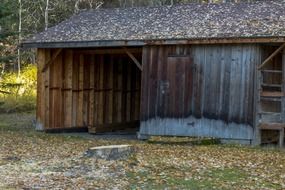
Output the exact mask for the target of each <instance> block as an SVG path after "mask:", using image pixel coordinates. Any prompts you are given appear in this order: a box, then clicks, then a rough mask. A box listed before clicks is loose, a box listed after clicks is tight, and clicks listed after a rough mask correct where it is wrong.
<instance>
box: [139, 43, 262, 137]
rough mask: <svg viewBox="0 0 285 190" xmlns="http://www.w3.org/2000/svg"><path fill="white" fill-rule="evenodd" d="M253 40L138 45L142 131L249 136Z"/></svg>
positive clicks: (256, 59) (255, 57) (256, 56)
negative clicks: (140, 56) (141, 61)
mask: <svg viewBox="0 0 285 190" xmlns="http://www.w3.org/2000/svg"><path fill="white" fill-rule="evenodd" d="M260 59H261V50H260V47H259V46H258V45H247V44H245V45H192V46H191V45H177V46H147V47H144V49H143V78H142V102H141V120H142V121H141V129H140V133H141V134H142V135H144V134H145V135H177V136H211V137H220V138H231V139H247V140H249V139H252V137H253V123H254V119H255V109H254V87H255V85H254V83H255V70H256V65H258V64H260V61H261V60H260Z"/></svg>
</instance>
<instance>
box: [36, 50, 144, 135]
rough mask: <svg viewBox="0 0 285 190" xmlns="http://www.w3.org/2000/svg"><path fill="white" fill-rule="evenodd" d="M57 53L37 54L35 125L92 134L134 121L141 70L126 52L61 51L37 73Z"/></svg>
mask: <svg viewBox="0 0 285 190" xmlns="http://www.w3.org/2000/svg"><path fill="white" fill-rule="evenodd" d="M56 51H57V50H56V49H54V50H51V49H39V50H38V58H39V61H38V62H39V71H38V102H37V121H38V126H40V127H43V128H44V129H45V130H54V129H72V128H87V127H88V128H89V131H90V132H93V133H94V132H104V131H112V130H116V129H118V128H124V127H128V124H133V125H135V124H136V123H138V121H139V117H140V84H141V83H140V80H141V71H140V70H139V69H138V68H137V67H136V65H135V64H134V63H133V62H132V60H131V59H130V58H129V57H128V56H127V55H126V54H123V53H122V54H120V53H118V52H116V54H111V53H110V52H112V50H108V51H105V52H106V54H104V53H102V52H103V51H102V50H100V51H99V53H98V54H96V51H83V50H76V49H63V50H62V51H61V53H60V54H59V55H58V56H57V57H56V59H55V60H54V61H53V62H52V63H51V64H50V65H49V66H48V67H47V70H46V71H45V72H41V71H42V68H43V67H44V65H45V64H47V63H48V61H49V60H50V58H51V57H52V56H53V55H54V54H55V52H56ZM134 55H135V56H137V59H140V57H141V53H137V54H134Z"/></svg>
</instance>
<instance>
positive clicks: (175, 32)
mask: <svg viewBox="0 0 285 190" xmlns="http://www.w3.org/2000/svg"><path fill="white" fill-rule="evenodd" d="M259 37H263V38H264V37H285V1H284V0H278V1H276V0H275V1H259V2H255V3H238V4H234V3H221V4H196V3H195V4H183V5H174V6H161V7H137V8H117V9H98V10H92V11H86V12H82V13H80V14H78V15H74V16H72V17H71V18H70V19H68V20H66V21H64V22H62V23H60V24H58V25H57V26H54V27H51V28H49V29H48V30H47V31H45V32H42V33H39V34H37V35H35V36H34V37H33V38H31V39H29V40H27V41H25V42H24V43H23V44H24V45H25V44H26V45H27V46H28V44H34V45H35V44H49V43H55V44H56V43H83V42H85V43H88V42H100V41H101V42H103V41H104V42H109V41H146V40H172V39H175V40H180V39H187V40H191V39H221V38H259Z"/></svg>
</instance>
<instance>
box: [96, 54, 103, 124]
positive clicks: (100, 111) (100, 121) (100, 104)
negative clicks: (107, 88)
mask: <svg viewBox="0 0 285 190" xmlns="http://www.w3.org/2000/svg"><path fill="white" fill-rule="evenodd" d="M99 69H100V70H99V76H100V77H99V102H98V109H97V111H98V124H103V123H104V55H100V57H99Z"/></svg>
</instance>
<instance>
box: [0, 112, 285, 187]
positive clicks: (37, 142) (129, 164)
mask: <svg viewBox="0 0 285 190" xmlns="http://www.w3.org/2000/svg"><path fill="white" fill-rule="evenodd" d="M34 114H35V113H34V112H30V113H21V114H17V113H13V114H0V145H1V146H0V189H7V187H9V189H56V188H58V189H80V188H84V189H114V188H117V189H194V190H196V189H198V190H199V189H284V188H285V152H284V150H280V149H265V148H259V147H246V146H239V145H222V144H219V142H218V141H217V140H215V139H207V140H203V139H193V138H159V137H155V138H152V139H151V140H150V141H146V142H142V141H136V140H122V139H103V138H101V137H98V136H94V138H90V136H88V138H85V137H84V135H80V136H76V135H74V134H72V135H69V134H47V133H43V132H36V131H35V130H34V126H33V124H34V119H35V116H34ZM110 144H132V145H133V146H135V147H136V150H137V152H136V154H135V155H133V156H132V157H130V158H129V159H128V160H123V161H104V160H98V159H95V158H87V157H84V152H85V151H86V150H87V149H88V148H90V147H93V146H100V145H110Z"/></svg>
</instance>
